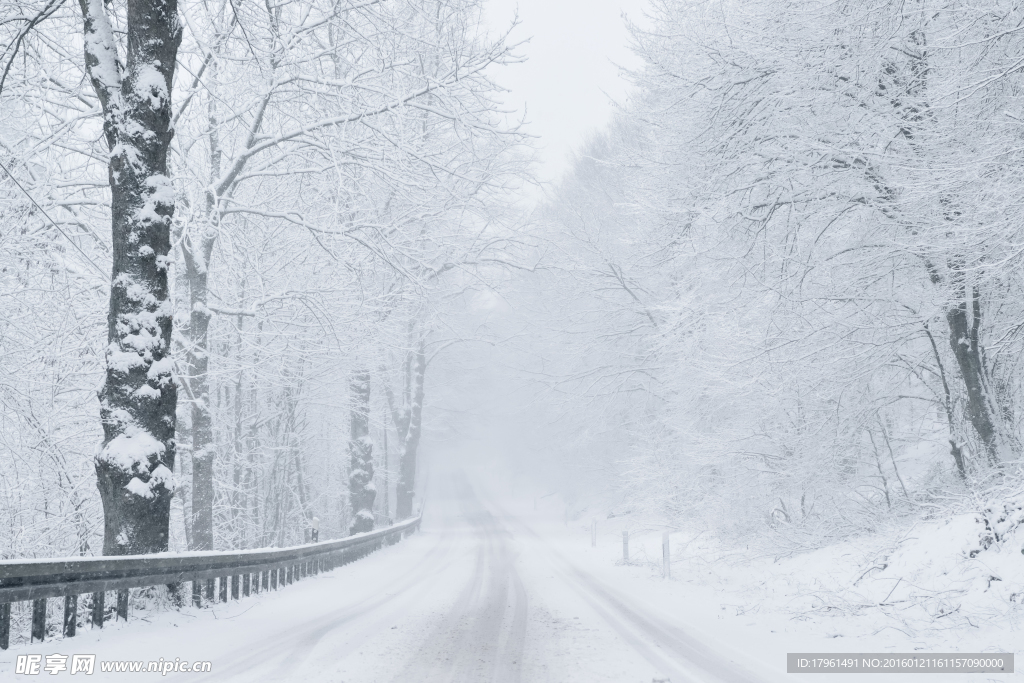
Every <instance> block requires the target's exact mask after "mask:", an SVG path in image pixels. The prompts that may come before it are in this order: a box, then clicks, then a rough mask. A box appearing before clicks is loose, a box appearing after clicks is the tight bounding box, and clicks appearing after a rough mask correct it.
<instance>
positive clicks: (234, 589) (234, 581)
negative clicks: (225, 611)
mask: <svg viewBox="0 0 1024 683" xmlns="http://www.w3.org/2000/svg"><path fill="white" fill-rule="evenodd" d="M239 578H240V577H239V576H238V574H232V575H231V599H232V600H237V599H238V583H239V581H238V579H239Z"/></svg>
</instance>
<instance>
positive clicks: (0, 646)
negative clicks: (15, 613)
mask: <svg viewBox="0 0 1024 683" xmlns="http://www.w3.org/2000/svg"><path fill="white" fill-rule="evenodd" d="M10 646H11V603H9V602H4V603H0V650H6V649H7V648H9V647H10Z"/></svg>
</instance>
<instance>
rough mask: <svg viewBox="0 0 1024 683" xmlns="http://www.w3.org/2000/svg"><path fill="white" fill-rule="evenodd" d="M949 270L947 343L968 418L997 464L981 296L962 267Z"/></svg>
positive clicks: (997, 446)
mask: <svg viewBox="0 0 1024 683" xmlns="http://www.w3.org/2000/svg"><path fill="white" fill-rule="evenodd" d="M950 271H951V273H952V275H951V277H950V280H951V284H952V285H953V295H954V300H955V301H956V305H954V306H951V307H950V308H949V309H947V310H946V323H947V324H948V325H949V346H950V348H952V349H953V356H954V357H955V358H956V363H957V367H959V368H960V375H961V377H963V379H964V387H965V388H966V389H967V411H966V412H967V419H968V420H970V421H971V425H972V426H973V427H974V431H976V432H977V433H978V437H979V438H980V439H981V443H982V447H983V448H984V450H985V455H986V457H987V458H988V461H989V463H991V464H992V465H998V464H999V462H1000V455H999V450H1000V448H999V443H1000V440H999V436H1000V435H999V429H998V427H997V423H996V415H997V412H996V410H997V409H996V406H995V401H994V400H993V397H992V395H991V393H990V392H989V386H988V372H987V369H986V367H985V358H984V349H983V348H982V346H981V344H980V342H979V332H980V330H981V297H980V295H979V292H978V290H977V288H976V287H968V286H967V284H966V282H965V277H964V273H963V268H962V267H959V266H958V265H954V266H952V267H951V268H950ZM968 304H970V315H968Z"/></svg>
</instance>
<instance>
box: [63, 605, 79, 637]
mask: <svg viewBox="0 0 1024 683" xmlns="http://www.w3.org/2000/svg"><path fill="white" fill-rule="evenodd" d="M77 627H78V595H77V594H72V595H65V596H64V629H63V631H64V635H65V636H66V637H68V638H74V637H75V631H76V630H77Z"/></svg>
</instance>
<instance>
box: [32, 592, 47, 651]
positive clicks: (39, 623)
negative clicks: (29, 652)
mask: <svg viewBox="0 0 1024 683" xmlns="http://www.w3.org/2000/svg"><path fill="white" fill-rule="evenodd" d="M45 637H46V598H39V599H38V600H33V601H32V638H31V640H43V639H44V638H45ZM30 642H31V641H30Z"/></svg>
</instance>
